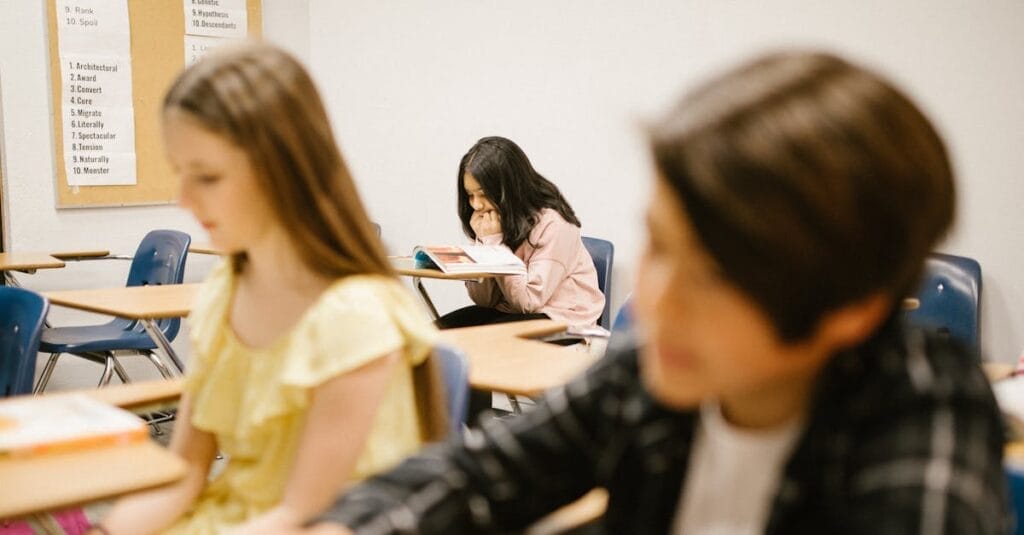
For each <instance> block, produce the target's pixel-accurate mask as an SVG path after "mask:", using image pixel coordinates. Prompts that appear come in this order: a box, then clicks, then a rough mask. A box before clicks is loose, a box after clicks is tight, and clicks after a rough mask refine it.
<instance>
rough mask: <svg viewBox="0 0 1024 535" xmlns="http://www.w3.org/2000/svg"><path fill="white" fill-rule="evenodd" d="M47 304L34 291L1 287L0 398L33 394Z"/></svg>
mask: <svg viewBox="0 0 1024 535" xmlns="http://www.w3.org/2000/svg"><path fill="white" fill-rule="evenodd" d="M49 307H50V305H49V303H47V301H46V299H45V298H43V296H41V295H39V294H37V293H35V292H32V291H29V290H25V289H22V288H16V287H13V286H0V397H7V396H17V395H21V394H31V393H32V377H33V376H34V375H35V373H36V353H38V352H39V337H40V335H41V334H42V332H43V322H44V321H46V312H47V310H48V309H49Z"/></svg>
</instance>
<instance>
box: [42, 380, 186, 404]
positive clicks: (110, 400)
mask: <svg viewBox="0 0 1024 535" xmlns="http://www.w3.org/2000/svg"><path fill="white" fill-rule="evenodd" d="M67 394H85V395H87V396H89V397H92V398H94V399H98V400H99V401H102V402H104V403H107V404H110V405H114V406H115V407H121V408H122V409H125V410H129V411H134V412H152V411H153V410H159V409H161V408H164V407H166V406H168V405H174V404H176V403H177V401H178V398H180V397H181V380H180V379H157V380H155V381H143V382H139V383H129V384H126V385H125V384H122V385H112V386H105V387H103V388H87V389H83V390H74V391H70V392H54V393H52V394H47V395H49V396H60V395H67Z"/></svg>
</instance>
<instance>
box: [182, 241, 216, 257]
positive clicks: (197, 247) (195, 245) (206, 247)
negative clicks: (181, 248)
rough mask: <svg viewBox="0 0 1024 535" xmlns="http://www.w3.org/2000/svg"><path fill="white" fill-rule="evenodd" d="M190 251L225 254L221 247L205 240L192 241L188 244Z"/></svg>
mask: <svg viewBox="0 0 1024 535" xmlns="http://www.w3.org/2000/svg"><path fill="white" fill-rule="evenodd" d="M188 252H190V253H197V254H215V255H219V254H224V253H223V252H222V251H221V250H220V249H218V248H216V247H214V246H213V244H212V243H205V242H192V243H191V244H190V245H189V246H188Z"/></svg>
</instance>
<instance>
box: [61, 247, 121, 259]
mask: <svg viewBox="0 0 1024 535" xmlns="http://www.w3.org/2000/svg"><path fill="white" fill-rule="evenodd" d="M50 256H52V257H54V258H57V259H59V260H87V259H91V258H103V257H106V256H110V251H108V250H106V249H81V250H79V249H68V250H66V251H57V252H55V253H50Z"/></svg>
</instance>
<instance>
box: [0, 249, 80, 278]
mask: <svg viewBox="0 0 1024 535" xmlns="http://www.w3.org/2000/svg"><path fill="white" fill-rule="evenodd" d="M62 267H64V262H63V261H61V260H58V259H56V258H54V257H52V256H50V255H48V254H46V253H31V252H29V253H0V284H9V285H11V286H19V284H18V280H17V279H15V278H14V275H13V274H12V273H11V271H24V272H26V273H35V271H36V270H37V269H57V268H62Z"/></svg>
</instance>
